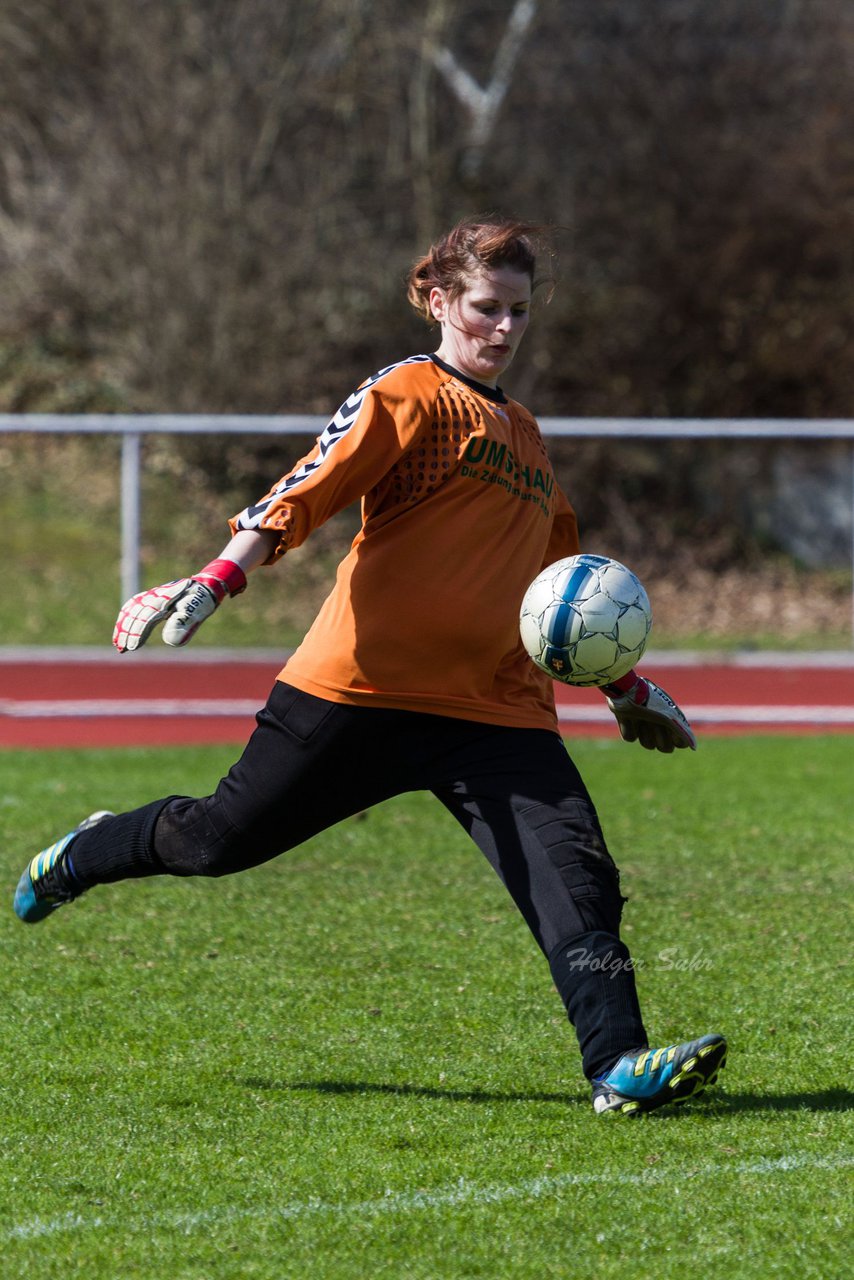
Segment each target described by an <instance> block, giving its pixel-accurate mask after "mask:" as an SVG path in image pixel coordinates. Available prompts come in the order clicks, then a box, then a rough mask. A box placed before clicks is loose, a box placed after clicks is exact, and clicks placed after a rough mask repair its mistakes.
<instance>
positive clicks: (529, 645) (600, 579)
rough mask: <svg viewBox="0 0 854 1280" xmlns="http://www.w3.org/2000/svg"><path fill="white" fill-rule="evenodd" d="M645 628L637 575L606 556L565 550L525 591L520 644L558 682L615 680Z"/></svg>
mask: <svg viewBox="0 0 854 1280" xmlns="http://www.w3.org/2000/svg"><path fill="white" fill-rule="evenodd" d="M651 626H652V611H651V609H650V607H649V599H648V597H647V594H646V592H645V591H644V589H643V587H642V586H641V584H640V582H639V581H638V579H637V578H636V577H635V575H634V574H633V573H632V571H631V569H627V568H626V566H625V565H622V564H620V563H619V561H617V560H609V559H608V557H607V556H588V555H582V556H569V557H568V558H567V559H566V560H558V561H556V562H555V563H554V564H550V565H549V566H548V568H547V569H544V570H543V571H542V573H541V574H539V575H538V576H537V577H536V578H535V579H534V581H533V582H532V583H531V585H530V587H529V588H528V590H527V591H526V592H525V598H524V600H523V601H522V611H521V613H520V616H519V630H520V632H521V635H522V643H523V644H524V646H525V648H526V649H527V651H528V653H529V654H530V656H531V657H532V658H533V660H534V662H535V663H536V665H537V666H538V667H539V668H540V669H541V670H542V671H545V672H546V674H547V675H550V676H551V677H552V678H553V679H554V680H562V681H563V682H564V683H565V684H575V685H593V686H595V685H603V684H610V682H611V681H612V680H619V678H620V676H624V675H625V674H626V673H627V672H628V671H631V669H632V667H633V666H634V665H635V663H636V662H637V661H638V660H639V658H640V657H641V654H642V653H643V651H644V649H645V648H646V642H647V639H648V637H649V632H650V628H651Z"/></svg>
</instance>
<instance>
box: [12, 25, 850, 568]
mask: <svg viewBox="0 0 854 1280" xmlns="http://www.w3.org/2000/svg"><path fill="white" fill-rule="evenodd" d="M853 70H854V6H852V5H851V4H850V3H848V0H715V3H714V4H709V3H708V0H644V2H643V3H642V4H641V3H633V2H632V0H493V3H490V4H486V3H481V2H479V0H422V2H421V3H418V4H412V3H400V0H312V3H304V2H303V0H74V2H73V3H69V0H2V3H0V271H2V282H3V283H2V290H0V407H2V409H4V410H5V411H7V412H8V411H22V412H23V411H27V410H36V409H40V410H58V411H63V410H69V411H70V410H75V411H80V410H93V411H94V410H105V409H106V410H109V409H112V408H122V409H132V410H140V411H156V410H163V411H172V412H176V411H177V412H192V411H212V412H217V411H237V412H243V413H251V412H265V413H269V412H294V411H301V410H308V411H316V412H323V413H326V412H331V411H333V410H334V408H335V407H336V406H337V404H338V403H339V402H340V401H341V400H342V399H343V398H344V396H346V395H347V394H348V393H349V391H350V390H351V389H352V387H353V386H354V385H355V384H356V383H357V382H359V381H361V380H362V379H363V378H364V377H366V376H367V375H368V374H370V373H371V372H373V371H374V370H375V369H376V368H378V367H381V366H382V365H384V364H387V363H391V362H392V361H394V360H395V359H397V358H399V357H401V356H404V355H407V354H410V353H411V352H412V351H416V350H425V349H430V347H431V343H432V337H431V335H430V334H429V332H428V331H427V330H426V329H425V327H424V326H423V324H422V322H421V321H419V320H418V319H417V317H415V316H414V314H412V315H410V314H409V312H408V309H407V305H406V303H405V299H404V285H403V281H404V278H405V275H406V271H407V269H408V266H409V264H410V262H411V261H412V260H413V258H414V257H415V256H417V255H418V254H419V253H420V252H422V251H423V250H424V248H425V247H426V245H427V244H428V242H429V241H430V239H431V238H432V237H433V236H434V235H435V234H436V233H438V232H440V231H441V230H443V229H444V228H445V227H446V226H447V225H449V224H450V223H451V222H453V221H454V220H456V219H457V218H459V217H461V216H464V215H468V214H471V213H472V212H498V213H501V214H509V215H517V216H520V217H523V218H529V219H533V220H535V221H537V222H539V223H546V224H548V225H550V226H551V227H552V228H553V232H552V235H551V238H550V243H551V246H552V250H553V252H552V253H546V254H545V255H544V256H543V258H542V263H541V265H542V268H543V274H544V275H551V276H553V277H554V279H555V281H556V286H557V287H556V289H555V291H554V296H553V298H552V300H551V302H550V303H549V304H548V305H545V302H544V301H543V304H542V305H541V306H539V307H538V308H537V312H538V313H537V316H536V322H535V326H534V327H533V329H532V330H531V333H530V335H529V337H528V339H527V340H526V344H525V346H524V347H523V350H522V353H521V354H520V356H519V357H518V358H517V361H516V363H515V364H514V366H513V368H512V370H510V372H509V373H508V376H507V378H506V380H505V385H506V389H507V390H508V392H509V393H510V394H512V395H514V396H515V397H517V398H518V399H521V400H522V401H523V402H525V403H526V404H528V405H529V406H530V407H531V408H532V409H533V410H534V412H536V413H539V414H564V415H626V416H633V415H641V416H643V415H658V416H671V415H672V416H685V415H688V416H759V417H762V416H791V417H800V416H807V417H822V416H839V417H845V416H848V415H849V414H850V413H851V406H852V403H854V395H852V393H854V305H853V304H854V288H852V266H853V265H854V263H853V262H852V255H854V74H852V71H853ZM542 292H543V294H545V291H542ZM196 447H197V449H198V447H199V446H196ZM186 448H188V449H190V450H191V451H192V448H193V446H191V445H188V446H186ZM772 449H773V453H772V452H771V451H770V450H772ZM218 452H219V458H218V461H214V459H213V458H212V457H211V451H210V449H209V448H208V452H207V464H208V466H209V471H210V479H211V482H212V483H213V484H217V483H219V482H220V481H222V482H223V483H224V482H225V478H226V477H228V478H230V479H234V477H235V475H236V476H238V478H240V479H241V481H242V482H245V484H246V486H248V487H249V488H250V489H251V488H252V486H253V485H255V484H256V483H261V480H262V477H263V481H264V484H265V485H266V482H267V481H269V480H270V479H272V478H274V477H275V475H277V474H279V473H280V471H281V470H283V469H284V466H279V465H278V461H279V459H278V458H277V459H275V460H274V459H272V458H271V457H270V455H269V446H268V447H267V448H266V450H265V449H260V450H259V452H258V454H257V455H256V456H254V457H253V459H252V460H246V459H245V458H241V457H240V456H239V454H238V452H237V451H236V450H235V449H234V448H231V447H230V446H229V447H225V448H223V449H221V451H218ZM198 456H199V455H198V454H196V455H195V459H196V461H198ZM557 457H558V462H559V465H560V466H561V467H565V466H571V469H572V471H573V476H572V477H571V479H573V480H574V481H575V482H576V483H577V477H578V476H579V475H583V477H584V492H583V502H582V505H583V508H584V518H585V521H586V525H587V527H588V528H592V529H604V528H606V527H608V528H611V529H612V530H613V529H614V528H616V529H617V530H618V534H619V537H618V541H620V540H622V541H623V542H625V541H626V540H629V542H631V538H632V537H633V536H634V535H633V533H632V529H633V527H634V525H638V526H642V527H643V528H644V529H646V530H647V534H646V537H647V541H648V540H649V534H648V529H649V527H650V524H651V523H654V520H655V513H656V512H659V513H660V512H661V510H662V507H663V506H665V507H666V510H667V512H668V515H669V516H670V515H671V514H672V520H669V521H668V524H667V528H663V527H661V526H662V523H663V522H662V521H661V519H660V515H659V518H658V525H659V527H658V528H657V531H656V534H655V537H656V538H657V539H658V541H659V542H664V543H666V544H667V545H672V544H673V538H674V536H676V535H677V534H678V532H679V524H680V521H681V522H682V523H683V524H684V525H686V526H689V525H690V526H691V527H692V528H695V529H696V527H697V523H698V521H699V522H700V524H701V525H702V523H703V522H706V525H705V526H704V527H706V529H707V537H706V538H705V539H704V541H705V543H706V544H707V551H706V552H704V554H705V556H706V564H707V567H709V568H712V569H714V568H715V567H719V566H720V565H721V564H724V563H731V562H732V561H733V559H734V558H735V559H737V558H738V557H740V556H743V555H744V554H746V552H745V546H746V544H745V541H744V537H743V535H744V533H745V530H746V531H747V532H748V533H749V537H750V539H753V541H754V542H755V541H756V540H757V539H758V541H759V542H760V543H761V542H763V540H764V541H765V543H768V542H769V540H770V542H771V544H775V543H776V542H777V541H779V540H780V539H782V540H783V541H784V540H785V530H786V527H787V526H788V525H790V524H792V523H793V522H794V523H797V519H796V517H795V516H793V515H792V514H791V511H790V510H788V508H787V510H786V512H785V515H784V517H783V518H782V519H781V520H778V521H777V524H779V525H780V526H781V531H778V532H775V521H774V517H773V513H772V512H771V506H770V505H769V504H773V501H775V500H776V501H777V502H778V503H779V492H780V484H781V483H782V481H781V480H780V478H779V476H777V477H776V478H775V475H774V471H775V467H783V470H784V471H785V472H786V475H787V476H789V478H790V479H791V474H792V470H793V468H794V475H795V478H796V479H797V477H798V475H799V474H800V473H801V471H802V470H803V469H804V468H806V467H807V465H808V464H809V465H815V455H814V451H813V454H809V453H804V452H800V453H799V452H798V451H797V450H796V451H794V452H792V451H791V450H789V451H785V450H782V451H781V450H780V449H779V447H776V448H774V447H766V448H765V450H764V451H763V450H762V449H756V450H753V451H749V450H748V451H746V450H744V449H741V450H739V451H738V452H737V453H736V452H731V451H729V450H728V449H727V448H726V447H725V446H724V447H720V448H718V449H717V450H714V449H713V450H711V452H709V451H707V452H705V453H703V455H702V458H699V456H698V455H697V453H696V452H695V451H694V450H693V447H692V448H688V447H687V446H682V447H676V446H672V447H668V446H656V447H655V448H653V447H652V446H643V447H641V446H638V447H636V448H634V449H632V450H629V451H627V456H625V457H624V456H622V451H620V450H617V449H615V447H614V446H613V445H611V446H609V447H607V448H606V447H605V446H602V445H585V446H584V447H583V448H579V447H578V446H575V447H574V449H573V452H572V455H571V458H570V457H568V456H567V455H565V453H561V451H560V449H559V450H558V451H557ZM841 457H842V455H841V454H833V453H831V454H830V455H829V458H828V461H827V463H826V464H823V465H824V473H823V474H824V475H825V477H826V479H827V481H828V483H831V484H832V483H833V481H834V478H835V480H836V482H837V483H839V482H840V458H841ZM781 459H782V461H781ZM285 461H286V460H285ZM843 470H845V469H843ZM271 473H272V474H271ZM845 474H847V470H846V471H845ZM823 483H824V481H822V484H823ZM769 486H770V487H769ZM790 487H791V486H790ZM772 489H774V490H775V492H776V494H777V497H776V499H775V498H774V494H773V493H772ZM794 490H795V492H796V493H797V491H798V485H797V484H795V485H794ZM571 491H572V492H573V494H574V493H575V488H574V487H572V488H571ZM820 491H821V487H820ZM835 502H836V506H837V507H839V509H840V513H841V514H840V519H841V521H842V524H841V525H838V527H836V528H835V532H834V533H833V537H832V538H831V544H830V545H833V538H835V539H836V544H837V545H838V547H840V548H842V550H841V551H840V552H839V554H840V555H841V556H842V558H843V561H844V557H845V554H846V551H845V548H846V547H847V546H850V542H846V536H847V535H846V532H845V528H844V523H845V520H846V519H848V518H850V517H849V516H847V515H846V504H845V502H844V501H843V502H842V503H841V506H840V503H839V501H838V495H837V499H836V500H835ZM638 503H641V504H645V505H642V506H641V507H638V506H637V504H638ZM674 504H675V505H674ZM796 505H797V504H796ZM833 506H834V502H831V501H830V500H829V505H828V510H830V509H831V507H833ZM757 507H758V508H759V509H760V510H759V514H758V515H757V514H756V511H755V509H756V508H757ZM751 512H752V513H753V514H751ZM647 517H649V518H647ZM730 517H731V518H732V519H730ZM814 523H815V521H814ZM818 523H819V524H822V521H818ZM831 523H832V522H831ZM736 529H737V532H736V531H735V530H736ZM808 543H809V546H814V545H815V544H814V543H813V542H812V541H811V540H808ZM809 546H808V549H807V553H806V555H807V558H808V556H809ZM715 547H717V551H715V550H714V548H715ZM798 554H801V553H798ZM827 554H828V552H827V551H826V550H825V549H822V550H821V551H820V552H819V553H818V558H819V561H821V560H822V558H823V557H825V556H826V555H827Z"/></svg>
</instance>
